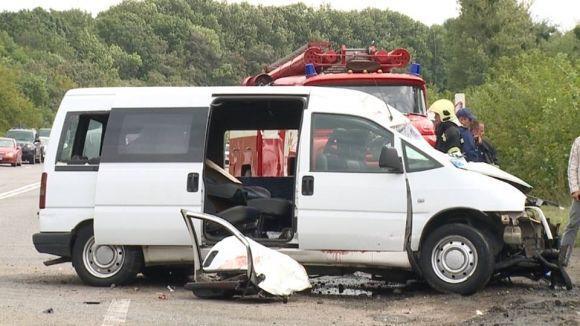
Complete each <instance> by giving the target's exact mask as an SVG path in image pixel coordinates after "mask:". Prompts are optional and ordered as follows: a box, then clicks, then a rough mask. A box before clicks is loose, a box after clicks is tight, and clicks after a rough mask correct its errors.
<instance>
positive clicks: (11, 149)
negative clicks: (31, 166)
mask: <svg viewBox="0 0 580 326" xmlns="http://www.w3.org/2000/svg"><path fill="white" fill-rule="evenodd" d="M7 163H10V165H12V166H17V165H18V166H21V165H22V150H21V149H20V146H18V144H16V141H15V140H14V139H12V138H0V164H7Z"/></svg>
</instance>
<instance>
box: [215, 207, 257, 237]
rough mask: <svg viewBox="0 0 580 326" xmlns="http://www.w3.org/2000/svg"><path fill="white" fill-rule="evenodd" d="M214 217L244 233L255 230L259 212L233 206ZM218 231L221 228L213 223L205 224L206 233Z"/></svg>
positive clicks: (249, 208)
mask: <svg viewBox="0 0 580 326" xmlns="http://www.w3.org/2000/svg"><path fill="white" fill-rule="evenodd" d="M215 215H217V216H219V217H221V218H223V219H224V220H226V221H228V222H230V224H232V225H233V226H235V227H236V229H238V230H240V232H246V231H251V230H254V229H256V228H257V226H258V218H259V217H260V211H259V210H257V209H255V208H253V207H248V206H234V207H231V208H228V209H226V210H223V211H221V212H219V213H216V214H215ZM220 229H221V227H220V226H218V225H217V224H215V223H207V224H206V231H208V232H215V231H217V230H220Z"/></svg>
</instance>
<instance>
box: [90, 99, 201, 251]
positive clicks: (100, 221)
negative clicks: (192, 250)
mask: <svg viewBox="0 0 580 326" xmlns="http://www.w3.org/2000/svg"><path fill="white" fill-rule="evenodd" d="M207 113H208V110H207V108H155V109H149V108H148V109H113V110H112V111H111V116H110V119H109V126H108V129H107V132H106V135H105V141H104V146H103V155H102V161H101V164H100V167H99V176H98V178H97V194H96V203H95V221H94V229H95V240H96V242H97V243H98V244H125V245H191V240H190V239H189V236H188V233H187V228H186V227H185V224H184V222H183V220H182V217H181V214H180V209H182V208H185V209H189V210H192V211H198V212H200V211H201V203H202V197H201V196H202V195H201V194H202V185H201V184H198V185H196V186H195V187H194V186H193V185H191V184H190V183H191V182H192V178H191V175H195V174H197V175H198V176H199V177H198V178H196V180H197V182H198V183H199V180H201V175H202V171H203V163H202V161H203V152H204V148H203V147H204V144H205V130H206V125H207Z"/></svg>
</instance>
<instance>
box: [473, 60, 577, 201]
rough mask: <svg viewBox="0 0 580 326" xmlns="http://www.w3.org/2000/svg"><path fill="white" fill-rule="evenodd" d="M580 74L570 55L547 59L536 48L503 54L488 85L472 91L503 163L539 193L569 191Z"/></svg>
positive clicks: (558, 194)
mask: <svg viewBox="0 0 580 326" xmlns="http://www.w3.org/2000/svg"><path fill="white" fill-rule="evenodd" d="M579 77H580V76H579V75H578V69H577V67H576V66H575V65H574V64H573V63H572V62H571V60H570V59H569V58H568V57H567V56H566V55H565V54H558V55H556V56H552V57H551V58H550V60H546V56H545V54H544V53H542V52H540V51H539V50H534V51H532V52H531V53H524V54H520V55H519V56H517V57H514V58H508V57H505V58H502V59H501V60H499V62H498V63H497V65H496V66H495V67H494V68H493V69H492V71H491V73H490V75H489V76H488V78H487V81H486V83H485V84H483V85H481V86H480V87H475V88H472V89H470V90H469V91H468V92H467V96H468V98H469V101H470V103H471V104H470V107H472V108H473V109H475V111H476V112H477V115H478V118H480V119H481V120H482V121H484V122H485V124H486V134H487V135H488V136H489V138H490V139H491V141H492V142H493V143H494V144H495V145H496V147H497V150H498V153H499V158H500V165H501V167H502V168H503V169H505V170H506V171H509V172H512V173H514V174H515V175H517V176H520V177H522V178H524V179H526V180H527V181H528V182H529V183H530V184H532V185H533V186H535V187H536V189H535V193H536V194H538V195H541V196H547V197H548V198H557V199H558V198H564V195H566V194H567V179H566V167H567V162H568V155H569V150H570V144H571V143H572V140H573V139H574V138H576V137H577V136H578V126H579V125H580V107H579V106H578V99H579V98H580V78H579ZM566 197H567V196H566Z"/></svg>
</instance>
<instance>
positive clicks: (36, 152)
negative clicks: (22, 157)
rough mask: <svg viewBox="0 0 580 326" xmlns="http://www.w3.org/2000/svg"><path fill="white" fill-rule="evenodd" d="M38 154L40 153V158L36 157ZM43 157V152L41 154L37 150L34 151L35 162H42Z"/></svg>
mask: <svg viewBox="0 0 580 326" xmlns="http://www.w3.org/2000/svg"><path fill="white" fill-rule="evenodd" d="M36 155H38V160H37V159H36ZM41 158H42V153H40V154H39V153H38V151H37V150H36V151H34V158H33V160H34V163H40V159H41Z"/></svg>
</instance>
